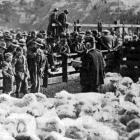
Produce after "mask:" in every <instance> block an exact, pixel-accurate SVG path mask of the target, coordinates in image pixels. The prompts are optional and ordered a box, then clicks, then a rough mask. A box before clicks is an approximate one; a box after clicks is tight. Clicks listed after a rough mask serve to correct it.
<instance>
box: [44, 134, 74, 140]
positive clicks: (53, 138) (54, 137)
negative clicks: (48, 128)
mask: <svg viewBox="0 0 140 140" xmlns="http://www.w3.org/2000/svg"><path fill="white" fill-rule="evenodd" d="M45 140H73V139H70V138H66V137H63V136H62V135H60V134H59V133H57V132H51V133H50V134H49V135H48V136H47V137H46V138H45Z"/></svg>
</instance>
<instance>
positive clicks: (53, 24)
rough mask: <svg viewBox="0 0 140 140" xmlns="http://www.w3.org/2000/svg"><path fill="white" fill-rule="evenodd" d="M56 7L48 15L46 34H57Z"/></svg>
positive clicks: (53, 35)
mask: <svg viewBox="0 0 140 140" xmlns="http://www.w3.org/2000/svg"><path fill="white" fill-rule="evenodd" d="M57 13H58V8H55V9H54V10H53V12H52V13H51V15H50V16H49V25H48V29H47V34H48V36H52V37H55V36H56V35H57V28H58V24H59V23H58V15H57Z"/></svg>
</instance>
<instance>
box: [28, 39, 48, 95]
mask: <svg viewBox="0 0 140 140" xmlns="http://www.w3.org/2000/svg"><path fill="white" fill-rule="evenodd" d="M42 46H43V44H42V40H41V39H40V38H37V39H36V41H35V42H34V46H33V47H32V49H31V51H32V52H30V54H29V56H28V64H29V72H30V78H31V92H32V93H36V92H39V91H40V80H41V78H42V76H43V72H44V69H45V64H46V56H45V55H44V53H43V51H42V50H41V49H40V47H42Z"/></svg>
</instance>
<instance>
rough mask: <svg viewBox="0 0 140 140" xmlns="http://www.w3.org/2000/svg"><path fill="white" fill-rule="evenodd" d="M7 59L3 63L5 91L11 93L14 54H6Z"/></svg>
mask: <svg viewBox="0 0 140 140" xmlns="http://www.w3.org/2000/svg"><path fill="white" fill-rule="evenodd" d="M4 57H5V60H4V61H3V65H2V74H3V93H7V94H11V93H12V92H13V83H14V72H13V67H12V64H11V62H12V59H13V55H12V54H11V53H6V54H5V56H4Z"/></svg>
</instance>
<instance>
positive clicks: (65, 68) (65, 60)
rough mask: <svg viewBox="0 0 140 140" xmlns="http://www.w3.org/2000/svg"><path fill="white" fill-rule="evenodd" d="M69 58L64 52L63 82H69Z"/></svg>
mask: <svg viewBox="0 0 140 140" xmlns="http://www.w3.org/2000/svg"><path fill="white" fill-rule="evenodd" d="M67 59H68V56H67V55H66V54H62V80H63V82H68V74H67Z"/></svg>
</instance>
